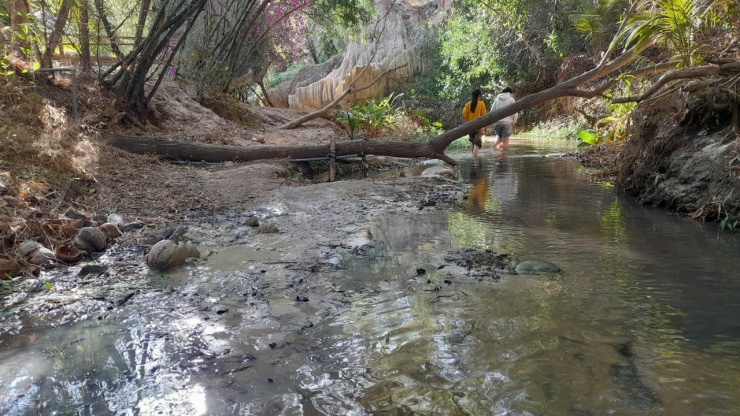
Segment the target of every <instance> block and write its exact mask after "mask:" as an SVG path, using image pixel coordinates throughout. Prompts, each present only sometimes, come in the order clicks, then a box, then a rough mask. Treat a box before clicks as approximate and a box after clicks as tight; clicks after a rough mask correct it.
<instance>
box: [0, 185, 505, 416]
mask: <svg viewBox="0 0 740 416" xmlns="http://www.w3.org/2000/svg"><path fill="white" fill-rule="evenodd" d="M466 186H467V185H465V184H464V183H462V182H459V181H457V180H453V179H446V178H440V177H431V178H408V179H407V178H401V179H397V180H393V181H346V182H334V183H326V184H318V185H312V186H304V187H283V188H278V189H276V190H275V191H273V192H272V193H271V194H269V195H265V197H264V198H261V199H259V200H255V201H253V203H252V204H250V206H249V207H245V208H244V211H240V212H237V211H232V212H231V213H228V214H224V215H219V216H211V217H195V218H193V219H192V221H190V222H186V223H183V224H180V226H186V227H187V232H186V233H185V236H184V238H185V239H187V240H190V241H192V242H194V243H196V244H197V246H198V249H199V251H200V252H201V254H202V258H201V259H198V260H197V261H195V262H193V263H191V264H188V265H186V266H185V267H182V268H179V269H177V270H175V271H173V272H170V273H165V274H162V273H156V272H153V271H151V270H149V269H148V268H147V267H146V265H145V264H144V261H143V259H144V256H145V253H146V251H147V249H148V248H147V246H146V245H144V244H119V245H115V246H113V247H112V248H111V249H109V250H108V251H107V252H105V254H103V255H102V256H101V257H99V258H98V259H97V260H96V261H93V262H90V263H88V264H80V265H77V266H74V267H69V268H67V269H64V270H61V269H52V270H48V271H45V272H44V273H42V275H41V276H40V277H39V278H38V279H36V280H29V281H26V283H25V284H26V285H27V286H26V288H25V289H24V290H20V291H17V292H16V293H15V294H14V295H13V296H12V297H9V298H8V299H6V308H5V312H4V315H3V316H2V318H0V329H1V330H2V334H0V343H1V344H0V345H2V346H3V348H2V353H0V360H6V359H11V358H13V357H16V358H18V357H23V356H24V354H26V352H24V351H34V350H35V351H37V352H40V353H42V354H45V355H47V356H48V357H54V356H56V357H58V358H60V359H61V361H62V362H64V363H65V364H62V367H64V368H65V369H66V370H67V372H68V373H70V374H68V375H67V376H66V377H69V378H70V379H69V380H67V382H73V381H75V380H79V378H83V379H84V380H85V381H86V382H87V383H96V382H97V381H98V380H99V378H100V377H102V378H103V379H104V381H105V382H106V383H111V384H115V383H120V382H123V381H122V380H121V378H120V377H121V376H120V374H119V375H103V376H100V375H95V374H96V373H100V372H103V373H105V371H103V369H102V368H100V366H102V367H106V365H105V364H103V363H96V362H94V360H92V361H93V362H85V363H80V362H79V360H78V358H79V357H78V356H79V355H80V354H82V351H89V350H98V351H100V350H104V351H108V352H106V353H100V355H101V356H109V355H111V354H112V355H114V356H116V357H122V358H120V362H116V364H115V366H114V367H116V368H117V371H118V372H123V373H124V374H129V376H126V377H128V378H126V377H124V379H127V380H128V381H127V382H125V383H131V384H132V388H141V383H145V384H146V385H149V386H150V387H151V384H152V383H153V382H152V380H149V381H148V382H147V381H132V380H131V377H133V375H135V374H137V372H140V371H143V370H142V368H145V369H146V371H145V374H144V376H145V378H157V377H164V375H165V374H166V375H167V376H168V377H174V378H175V379H176V380H179V381H175V382H174V383H175V384H177V383H184V382H185V381H184V379H185V378H187V377H189V376H195V375H198V374H211V375H212V373H215V374H216V375H217V376H218V377H219V380H220V381H219V382H221V383H223V384H224V386H227V385H228V386H229V388H230V389H232V390H234V391H236V394H238V391H239V389H246V388H255V383H256V382H257V381H256V380H260V382H265V380H268V379H270V380H271V379H272V377H276V376H271V374H276V371H275V367H274V366H275V365H276V364H278V363H282V362H285V361H289V360H290V357H291V356H292V355H293V354H295V353H296V352H297V351H305V350H307V349H310V348H311V345H313V342H315V341H313V342H312V341H310V340H308V339H304V338H305V337H306V335H307V334H308V332H307V330H309V329H310V328H313V327H315V326H316V325H318V324H320V323H321V322H322V321H325V320H326V319H328V318H332V317H336V316H339V315H340V314H342V313H345V312H347V311H349V310H350V306H351V304H352V302H353V298H354V297H355V296H356V295H357V294H368V293H373V292H375V291H388V290H396V289H402V290H413V291H418V292H421V293H425V294H427V295H428V296H431V297H434V298H448V299H453V300H454V298H461V297H466V296H469V295H471V294H472V293H473V292H474V290H475V289H474V288H475V285H478V284H487V283H491V282H495V281H496V280H497V279H498V278H499V277H500V276H501V275H502V274H506V273H515V272H516V271H515V265H516V264H515V262H514V261H513V260H512V259H509V258H508V256H506V255H503V254H496V253H491V252H485V251H476V250H459V248H458V247H456V245H455V243H454V242H452V240H451V239H450V236H449V235H438V234H440V233H442V234H443V232H439V230H438V229H428V230H422V231H421V232H419V231H418V230H416V229H415V227H417V226H419V224H421V227H422V228H423V227H425V225H424V224H426V223H427V221H429V220H430V218H431V222H434V221H436V219H437V218H440V221H441V222H443V221H444V219H441V218H443V217H444V212H445V210H448V209H454V206H455V204H456V203H458V202H459V201H462V200H463V199H464V198H465V195H466ZM250 217H257V218H258V220H259V222H260V224H261V225H262V226H264V225H266V224H273V225H274V226H275V228H276V229H277V232H275V233H265V232H260V231H259V230H260V228H259V227H253V226H250V225H247V219H248V218H250ZM432 217H433V218H432ZM421 219H423V220H424V221H421V222H419V220H421ZM251 225H254V224H251ZM440 229H442V230H443V229H444V224H442V226H441V228H440ZM158 231H159V232H161V231H162V230H158ZM141 237H142V238H141V240H142V241H144V240H146V238H147V236H143V235H142V236H141ZM429 238H438V239H439V240H440V241H445V240H449V241H447V242H445V243H442V244H440V245H439V247H443V248H444V250H439V251H438V252H435V253H432V254H431V255H430V256H431V257H427V258H426V259H425V260H424V261H423V262H419V263H413V261H412V262H408V263H407V264H406V266H404V267H401V268H398V267H396V268H394V269H393V270H394V272H393V274H392V275H378V276H375V277H373V278H369V279H364V278H357V277H355V278H352V276H353V274H355V267H356V266H357V265H359V264H362V265H363V266H361V267H365V268H370V269H372V267H373V266H372V265H373V264H377V263H378V262H382V261H384V260H385V259H388V258H389V257H390V256H392V255H393V254H392V253H393V252H394V250H397V249H399V244H401V246H403V247H400V249H401V250H405V249H410V250H411V251H414V250H425V249H428V247H426V248H425V247H424V244H425V242H426V241H425V240H428V239H429ZM371 273H372V272H371ZM46 282H49V284H50V285H51V289H48V286H49V285H47V284H46ZM54 328H59V329H54ZM139 350H145V351H147V354H149V355H151V356H155V355H157V356H160V359H157V360H155V359H150V360H149V363H148V364H147V363H142V362H141V361H139V360H130V359H126V356H127V354H133V353H134V352H135V351H139ZM111 351H115V352H113V353H112V352H111ZM161 357H166V358H161ZM21 359H22V358H21ZM113 361H119V360H116V359H114V360H113ZM248 369H249V370H250V371H246V370H248ZM58 371H59V370H57V372H58ZM78 372H82V373H85V374H87V373H89V374H88V375H81V374H78ZM255 373H256V374H259V375H260V376H258V377H256V378H255V376H254V374H255ZM6 376H7V375H6ZM3 378H6V377H3ZM41 379H42V380H46V381H44V383H47V384H48V383H50V384H51V385H50V386H48V387H49V388H48V389H47V390H45V389H44V388H43V387H39V386H38V383H39V379H38V378H33V377H31V378H23V377H21V378H17V379H16V381H18V380H20V381H18V382H16V383H15V384H14V386H15V387H13V388H9V387H5V388H3V389H0V398H3V401H5V402H7V403H11V404H9V406H21V405H20V404H19V403H21V402H23V400H25V399H22V398H23V397H32V396H34V395H37V393H35V392H37V391H39V389H40V390H41V391H45V393H39V394H40V395H41V396H43V395H49V394H52V393H50V392H51V391H54V389H55V388H56V390H60V389H61V390H64V388H65V387H64V386H60V385H58V384H59V383H62V384H63V383H64V379H65V377H64V376H60V375H59V374H57V375H54V376H53V377H51V379H48V378H44V377H42V378H41ZM52 379H53V380H52ZM5 381H10V380H5ZM268 382H269V381H268ZM154 384H156V383H154ZM5 385H6V386H7V385H8V383H5ZM54 386H55V387H54ZM137 386H138V387H137ZM2 390H4V391H2ZM86 395H90V396H94V395H95V393H94V392H92V391H88V392H87V393H86ZM108 396H110V392H108ZM34 400H36V399H34ZM116 401H117V400H116V399H108V400H107V403H108V404H103V403H99V405H100V406H109V404H110V403H111V402H116ZM118 402H119V404H120V403H121V402H122V401H121V400H118ZM13 403H15V404H13ZM31 406H32V407H33V406H40V405H38V401H37V404H34V405H31ZM93 406H94V405H93ZM21 407H22V406H21ZM35 409H36V410H39V409H40V408H39V407H35ZM91 409H92V408H91ZM0 410H8V409H7V408H3V407H2V406H0ZM49 410H50V409H49ZM93 410H94V409H93Z"/></svg>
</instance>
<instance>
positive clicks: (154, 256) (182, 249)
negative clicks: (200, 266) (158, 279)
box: [146, 240, 200, 271]
mask: <svg viewBox="0 0 740 416" xmlns="http://www.w3.org/2000/svg"><path fill="white" fill-rule="evenodd" d="M197 257H200V253H199V252H198V249H197V248H196V247H195V246H194V245H193V244H190V243H183V244H178V243H177V242H176V241H174V240H162V241H159V242H158V243H157V244H155V245H154V246H153V247H152V249H151V250H150V251H149V254H147V256H146V264H147V266H149V267H150V268H151V269H154V270H159V271H167V270H171V269H174V268H176V267H178V266H182V265H183V264H185V263H186V262H187V260H188V258H197Z"/></svg>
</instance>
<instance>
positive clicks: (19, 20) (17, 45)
mask: <svg viewBox="0 0 740 416" xmlns="http://www.w3.org/2000/svg"><path fill="white" fill-rule="evenodd" d="M5 10H7V12H8V15H9V17H10V29H11V36H12V38H11V40H10V46H11V51H12V53H13V55H14V56H17V57H21V56H24V55H25V53H24V50H28V49H29V48H30V43H29V41H28V38H29V36H28V28H27V27H26V25H27V24H28V15H29V13H30V12H29V10H30V9H29V7H28V1H26V0H6V1H5ZM19 34H20V36H19Z"/></svg>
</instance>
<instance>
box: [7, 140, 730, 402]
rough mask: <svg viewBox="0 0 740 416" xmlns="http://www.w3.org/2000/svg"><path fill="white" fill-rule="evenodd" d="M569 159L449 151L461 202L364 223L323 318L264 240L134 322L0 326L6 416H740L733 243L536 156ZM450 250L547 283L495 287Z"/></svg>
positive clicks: (520, 278) (281, 244) (531, 151)
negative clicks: (486, 256)
mask: <svg viewBox="0 0 740 416" xmlns="http://www.w3.org/2000/svg"><path fill="white" fill-rule="evenodd" d="M543 143H544V144H543ZM567 150H570V149H569V148H568V146H567V144H563V143H557V142H556V143H551V142H536V141H533V142H525V141H515V142H514V146H513V148H512V149H511V150H510V151H508V152H506V153H503V152H496V153H494V152H492V151H491V150H490V149H486V150H484V151H483V152H481V156H480V157H479V158H478V159H477V160H472V159H471V157H470V155H469V154H468V153H460V154H457V155H455V157H456V158H457V159H458V160H459V161H460V163H459V166H458V167H456V175H457V176H456V177H457V179H458V180H460V181H462V182H464V183H466V184H468V185H469V191H468V194H467V198H466V199H465V200H463V201H460V202H459V203H457V204H451V205H448V206H438V207H434V208H430V209H425V210H423V211H421V212H399V213H395V214H392V215H386V216H383V217H380V218H374V224H373V228H372V232H373V235H375V241H377V242H382V244H377V245H376V246H375V247H367V248H365V249H363V250H358V251H356V252H354V254H353V255H351V256H348V258H347V259H344V261H343V263H342V265H343V266H342V267H337V268H335V269H332V270H330V271H328V272H327V273H326V278H327V282H326V284H327V286H330V287H331V288H332V290H333V292H334V294H335V295H336V298H327V299H325V300H324V301H326V302H335V303H337V305H338V306H337V308H338V310H341V313H336V314H335V315H332V316H330V317H328V318H327V319H326V320H323V321H322V322H321V324H319V325H315V326H314V325H313V324H310V321H307V320H306V319H305V316H306V314H307V316H309V317H310V316H311V314H312V313H313V312H311V309H310V305H311V304H304V305H302V306H301V308H304V309H301V311H300V312H301V313H299V308H298V306H297V305H296V301H294V300H293V299H290V300H286V299H282V298H270V299H267V298H266V297H265V295H264V293H263V292H262V291H263V290H264V289H265V288H264V287H262V286H260V285H259V284H258V282H260V280H259V276H261V275H264V274H271V273H284V272H285V270H287V268H284V266H283V265H279V264H278V263H279V260H280V258H281V254H280V253H281V251H280V250H283V249H284V250H289V249H290V244H289V242H285V241H280V240H279V239H278V238H277V237H276V239H275V241H274V242H273V244H271V246H270V247H254V246H248V242H239V244H244V245H245V247H247V246H248V250H247V251H246V253H247V254H248V256H247V255H246V254H244V253H245V251H244V250H231V251H229V250H223V251H221V252H220V254H219V255H220V256H221V257H218V260H219V262H218V263H219V264H223V265H224V270H218V269H217V268H213V269H202V270H197V271H190V272H189V275H188V276H187V277H188V279H171V278H168V277H167V276H149V277H147V278H146V279H144V281H142V282H140V283H141V285H140V286H138V289H137V290H138V291H136V292H135V293H136V295H135V296H134V297H132V298H131V300H130V301H128V303H127V304H126V309H121V308H116V307H110V308H109V309H107V308H102V309H103V310H104V311H103V312H99V313H96V314H94V315H93V316H89V317H84V318H81V319H79V320H78V321H77V322H71V323H68V324H65V325H61V326H59V327H54V326H48V327H38V326H37V327H35V328H34V329H33V331H31V330H25V329H21V330H20V331H17V332H15V333H12V334H9V333H6V334H5V335H2V336H1V337H0V341H2V344H0V346H1V348H0V386H2V387H0V414H10V415H21V414H53V413H54V412H56V414H84V415H88V414H89V415H105V414H111V415H114V414H115V415H118V414H171V415H181V414H185V415H204V414H213V415H216V414H217V415H229V414H234V415H239V414H244V415H247V414H259V415H273V414H284V415H314V414H325V415H344V414H351V415H364V414H424V415H437V414H440V415H441V414H444V415H457V414H459V415H463V414H470V415H483V414H485V415H509V414H517V415H530V414H558V415H560V414H563V415H568V414H571V415H605V414H644V415H679V414H687V415H689V414H691V415H694V414H713V415H733V414H740V396H738V394H737V392H738V391H740V324H739V323H738V320H737V311H738V305H739V304H740V301H739V300H738V299H740V282H739V281H738V279H739V276H738V273H737V270H740V256H737V253H738V252H740V243H739V242H738V238H737V237H736V236H734V235H733V234H729V233H727V234H725V233H719V232H718V230H717V227H716V226H714V225H712V224H699V223H695V222H691V221H687V220H685V219H683V218H682V217H680V216H677V215H671V214H670V213H667V212H665V211H661V210H656V209H651V208H649V207H643V206H639V205H637V204H635V203H634V202H633V201H632V200H631V199H629V198H627V197H624V196H623V195H620V194H619V193H618V192H616V191H615V190H614V189H613V188H611V187H609V186H607V185H604V184H600V183H596V182H592V181H589V180H588V179H587V178H585V177H584V175H582V174H581V173H580V172H579V168H578V166H577V165H576V164H575V163H574V162H573V161H572V160H568V159H563V158H557V157H544V155H546V154H548V153H561V152H564V151H567ZM459 249H474V250H489V251H492V252H494V253H508V254H510V255H511V256H512V257H514V258H517V259H519V260H527V259H538V260H544V261H548V262H551V263H554V264H556V265H557V266H559V267H560V269H561V272H560V273H559V274H557V275H540V276H527V275H515V274H514V275H504V276H503V277H501V278H500V279H496V280H494V279H490V278H487V276H485V275H484V274H483V275H482V274H475V273H472V272H471V271H470V270H466V269H464V268H461V267H457V266H455V265H454V264H451V263H450V262H449V261H447V260H446V255H447V254H448V253H449V252H451V251H455V250H459ZM231 252H233V253H234V254H233V258H232V257H229V256H230V254H229V253H231ZM239 256H241V257H239ZM244 256H247V257H249V256H252V257H253V258H262V257H264V258H267V259H268V260H270V261H269V262H267V261H266V262H265V263H264V264H265V266H264V268H262V269H260V268H256V269H250V268H247V267H246V264H247V263H245V262H246V261H247V260H249V259H250V258H252V257H249V258H246V257H244ZM245 259H246V260H245ZM186 273H188V272H186ZM275 284H283V283H280V282H277V283H275ZM340 299H341V302H340V301H339V300H340ZM297 301H300V299H298V300H297ZM268 309H269V310H268ZM219 316H221V317H223V316H226V317H228V319H218V320H217V319H216V317H219ZM8 319H10V318H8ZM5 322H8V320H7V319H6V321H5ZM281 326H282V327H285V326H288V327H292V328H295V330H294V331H293V332H292V333H284V332H281V331H280V329H279V328H280V327H281Z"/></svg>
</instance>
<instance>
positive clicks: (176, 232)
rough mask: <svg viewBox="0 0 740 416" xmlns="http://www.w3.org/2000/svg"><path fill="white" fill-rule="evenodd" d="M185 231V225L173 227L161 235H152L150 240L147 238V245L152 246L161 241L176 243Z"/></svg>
mask: <svg viewBox="0 0 740 416" xmlns="http://www.w3.org/2000/svg"><path fill="white" fill-rule="evenodd" d="M187 231H188V227H187V226H186V225H180V224H178V225H175V226H173V227H171V228H169V229H167V230H166V231H164V232H163V233H161V234H157V235H153V236H152V237H151V238H149V244H152V245H154V244H156V243H157V242H159V241H162V240H172V241H177V240H178V239H179V238H180V237H182V236H183V235H185V233H186V232H187Z"/></svg>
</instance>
